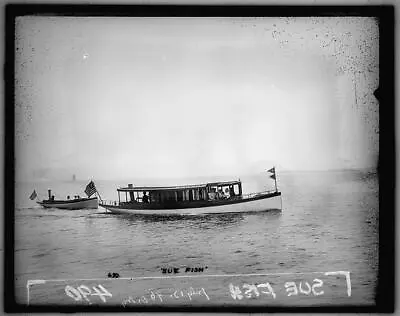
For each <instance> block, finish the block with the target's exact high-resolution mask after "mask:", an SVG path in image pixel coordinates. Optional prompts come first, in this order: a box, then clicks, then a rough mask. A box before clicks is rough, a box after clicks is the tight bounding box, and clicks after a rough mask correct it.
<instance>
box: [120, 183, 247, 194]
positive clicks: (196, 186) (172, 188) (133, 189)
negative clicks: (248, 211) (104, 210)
mask: <svg viewBox="0 0 400 316" xmlns="http://www.w3.org/2000/svg"><path fill="white" fill-rule="evenodd" d="M235 184H240V181H224V182H211V183H203V184H191V185H177V186H164V187H161V186H160V187H153V186H138V187H134V186H128V187H123V188H118V191H119V192H139V191H145V192H148V191H179V190H191V189H202V188H205V187H207V186H229V185H235Z"/></svg>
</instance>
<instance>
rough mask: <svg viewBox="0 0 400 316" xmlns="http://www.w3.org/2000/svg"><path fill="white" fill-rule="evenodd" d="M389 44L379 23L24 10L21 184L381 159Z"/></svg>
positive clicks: (19, 72)
mask: <svg viewBox="0 0 400 316" xmlns="http://www.w3.org/2000/svg"><path fill="white" fill-rule="evenodd" d="M378 38H379V37H378V26H377V23H376V21H375V20H374V19H372V18H353V17H348V18H343V17H342V18H257V19H254V18H243V19H240V18H234V19H231V18H75V17H73V18H72V17H71V18H68V17H39V16H35V17H21V18H19V19H18V20H17V23H16V55H15V57H16V65H15V67H16V68H15V72H16V107H15V109H16V171H17V178H23V179H26V178H29V179H30V178H32V177H33V178H40V177H49V178H57V177H68V178H70V177H72V174H76V175H77V177H78V178H82V179H87V178H92V177H93V178H97V179H117V178H135V177H145V178H146V177H149V178H152V177H187V176H204V175H227V174H228V175H232V176H234V177H236V176H238V175H240V174H245V173H251V172H259V171H262V170H265V168H269V167H270V166H272V165H276V166H277V167H278V168H280V169H281V170H284V169H286V170H305V169H306V170H321V169H322V170H324V169H331V168H347V167H371V166H375V164H376V159H377V154H378V143H379V138H378V133H379V130H378V119H379V117H378V103H377V101H376V100H375V98H374V96H373V95H372V93H373V91H374V89H375V88H376V87H377V85H378V78H379V73H378V69H379V65H378V59H379V56H378V50H379V47H378ZM354 80H355V81H354ZM356 100H357V102H356Z"/></svg>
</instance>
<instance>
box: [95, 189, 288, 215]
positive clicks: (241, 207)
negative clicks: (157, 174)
mask: <svg viewBox="0 0 400 316" xmlns="http://www.w3.org/2000/svg"><path fill="white" fill-rule="evenodd" d="M100 206H102V207H104V208H106V209H107V210H108V211H109V212H112V213H118V214H144V215H146V214H148V215H199V214H223V213H243V212H263V211H268V210H281V209H282V200H281V193H280V192H274V193H269V194H259V195H255V196H253V197H251V198H246V199H244V198H241V199H232V200H219V201H192V202H186V203H182V202H181V203H176V202H175V203H170V204H163V205H159V204H156V203H153V204H152V203H150V204H144V203H121V204H120V205H107V204H101V203H100Z"/></svg>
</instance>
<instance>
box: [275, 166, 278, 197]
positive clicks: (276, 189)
mask: <svg viewBox="0 0 400 316" xmlns="http://www.w3.org/2000/svg"><path fill="white" fill-rule="evenodd" d="M274 176H275V179H274V180H275V192H278V187H277V185H276V171H275V166H274Z"/></svg>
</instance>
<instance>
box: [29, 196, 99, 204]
mask: <svg viewBox="0 0 400 316" xmlns="http://www.w3.org/2000/svg"><path fill="white" fill-rule="evenodd" d="M91 200H98V198H97V197H93V198H79V199H74V200H54V201H49V200H43V201H39V202H36V203H38V204H40V205H43V204H45V205H54V204H60V203H62V204H73V203H81V202H86V201H91Z"/></svg>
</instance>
